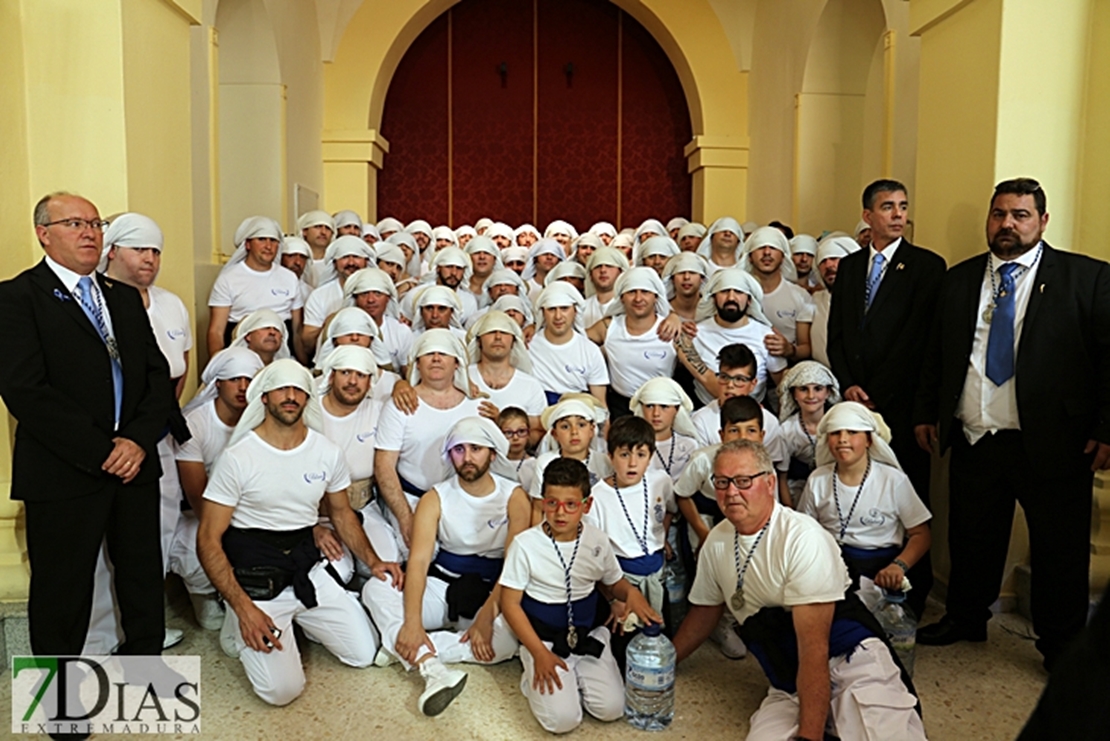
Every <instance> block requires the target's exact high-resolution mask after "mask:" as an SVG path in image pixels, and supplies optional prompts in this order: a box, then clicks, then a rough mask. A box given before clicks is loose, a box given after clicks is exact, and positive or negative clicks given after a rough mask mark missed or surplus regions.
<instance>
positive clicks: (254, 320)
mask: <svg viewBox="0 0 1110 741" xmlns="http://www.w3.org/2000/svg"><path fill="white" fill-rule="evenodd" d="M268 327H273V328H274V329H276V330H278V331H279V332H281V345H280V346H279V347H278V349H277V352H275V353H274V360H279V359H281V358H288V357H289V342H288V340H289V337H288V336H287V332H286V328H285V322H283V321H282V320H281V317H280V316H278V314H277V312H276V311H272V310H270V309H256V310H255V311H252V312H251V313H250V314H247V315H246V316H245V317H243V321H241V322H239V323H238V324H236V325H235V332H234V334H233V335H232V338H231V345H229V347H247V335H249V334H250V333H251V332H253V331H255V330H256V329H266V328H268ZM247 349H248V350H249V349H250V348H247Z"/></svg>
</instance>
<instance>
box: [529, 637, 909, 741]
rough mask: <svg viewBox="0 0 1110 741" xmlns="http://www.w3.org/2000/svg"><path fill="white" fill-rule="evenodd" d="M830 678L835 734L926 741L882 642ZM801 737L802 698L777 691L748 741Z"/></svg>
mask: <svg viewBox="0 0 1110 741" xmlns="http://www.w3.org/2000/svg"><path fill="white" fill-rule="evenodd" d="M522 653H523V652H522ZM829 679H830V680H831V682H832V698H831V702H830V705H829V721H828V723H827V724H826V730H827V731H828V732H829V733H831V734H833V735H835V736H837V737H839V738H841V739H844V741H890V739H899V741H918V740H920V741H924V740H925V727H924V726H923V725H922V723H921V718H920V717H919V716H918V714H917V713H916V712H915V711H914V705H916V704H917V700H916V699H915V698H914V696H913V695H912V694H910V692H909V691H908V690H907V689H906V687H905V685H904V684H902V679H901V676H900V675H899V672H898V667H897V666H896V665H895V663H894V660H893V659H892V658H891V657H890V651H889V650H888V649H887V647H886V646H885V645H883V642H882V641H880V640H879V639H878V638H868V639H866V640H864V641H863V642H862V643H860V645H859V646H858V647H857V648H856V650H855V651H854V652H853V653H852V655H851V658H848V659H845V658H844V657H843V656H835V657H833V658H831V659H829ZM797 733H798V696H797V695H796V694H790V693H788V692H783V691H782V690H777V689H775V688H773V687H772V688H771V689H770V690H768V692H767V697H765V698H764V699H763V703H762V704H760V706H759V709H758V710H756V711H755V713H754V714H752V718H751V730H750V731H749V732H748V741H786V740H787V739H790V738H793V737H794V736H795V735H796V734H797Z"/></svg>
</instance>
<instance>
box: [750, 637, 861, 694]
mask: <svg viewBox="0 0 1110 741" xmlns="http://www.w3.org/2000/svg"><path fill="white" fill-rule="evenodd" d="M750 620H752V618H748V620H746V621H745V625H746V624H747V623H748V622H749V621H750ZM789 628H790V629H789V631H785V630H784V631H782V632H781V633H780V635H778V636H777V637H768V639H765V640H752V641H750V642H749V641H748V640H747V639H745V640H744V644H745V645H746V646H747V647H748V650H749V651H751V653H752V655H753V656H755V658H756V660H757V661H759V665H760V667H762V668H763V673H764V674H766V675H767V679H768V681H770V683H771V686H773V687H774V688H775V689H779V690H782V691H783V692H790V693H794V692H797V691H798V684H797V680H798V639H797V636H796V635H795V634H794V628H793V621H791V622H790V625H789ZM874 637H875V634H874V633H872V632H871V631H870V630H868V629H867V628H866V627H864V626H863V625H862V624H861V623H859V622H857V621H855V620H853V619H851V618H840V619H837V620H833V622H832V626H831V627H830V628H829V658H830V659H831V658H833V657H834V656H848V655H850V654H851V653H852V652H853V651H854V650H855V648H856V646H858V645H859V644H860V643H862V642H863V641H864V640H866V639H868V638H874ZM772 641H773V643H774V647H773V648H772V646H771V642H772ZM783 659H785V660H786V662H787V663H786V664H782V663H781V662H782V661H783Z"/></svg>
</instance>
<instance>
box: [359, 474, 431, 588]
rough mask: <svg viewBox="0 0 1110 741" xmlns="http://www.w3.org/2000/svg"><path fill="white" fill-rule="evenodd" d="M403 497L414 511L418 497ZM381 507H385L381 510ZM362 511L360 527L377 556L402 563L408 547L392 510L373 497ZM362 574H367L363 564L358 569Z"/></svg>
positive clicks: (407, 495)
mask: <svg viewBox="0 0 1110 741" xmlns="http://www.w3.org/2000/svg"><path fill="white" fill-rule="evenodd" d="M405 499H407V500H408V503H409V507H411V508H412V511H413V512H415V511H416V503H417V502H419V501H420V498H419V497H415V496H413V495H412V494H408V493H406V494H405ZM383 507H384V508H385V509H384V511H383ZM360 511H361V512H362V529H363V530H365V531H366V537H367V539H369V541H370V545H372V546H374V553H377V554H378V558H380V559H381V560H383V561H396V562H397V563H404V562H405V561H407V560H408V558H409V549H408V546H406V545H405V539H404V538H403V537H401V528H400V526H399V524H398V523H397V518H396V517H394V516H393V511H392V510H391V509H389V507H385V504H384V502H382V501H380V500H378V499H375V500H374V501H372V502H370V503H369V504H367V505H366V506H365V507H363V508H362V509H361V510H360ZM360 571H361V572H363V576H367V575H369V572H368V571H367V570H366V569H365V565H363V566H362V568H361V569H360Z"/></svg>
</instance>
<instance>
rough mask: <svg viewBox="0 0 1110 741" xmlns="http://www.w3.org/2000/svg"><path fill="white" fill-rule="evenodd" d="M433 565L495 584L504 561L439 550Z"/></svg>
mask: <svg viewBox="0 0 1110 741" xmlns="http://www.w3.org/2000/svg"><path fill="white" fill-rule="evenodd" d="M433 563H434V564H435V565H436V566H439V567H440V568H442V569H445V570H446V571H449V572H451V573H453V574H459V575H462V574H477V575H478V576H480V577H481V578H482V581H488V582H496V581H497V579H498V577H500V576H501V567H502V566H503V565H504V563H505V560H504V559H502V558H486V557H485V556H474V555H465V556H463V555H459V554H457V553H449V552H448V551H445V550H442V549H440V551H439V553H437V554H436V557H435V560H434V561H433Z"/></svg>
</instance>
